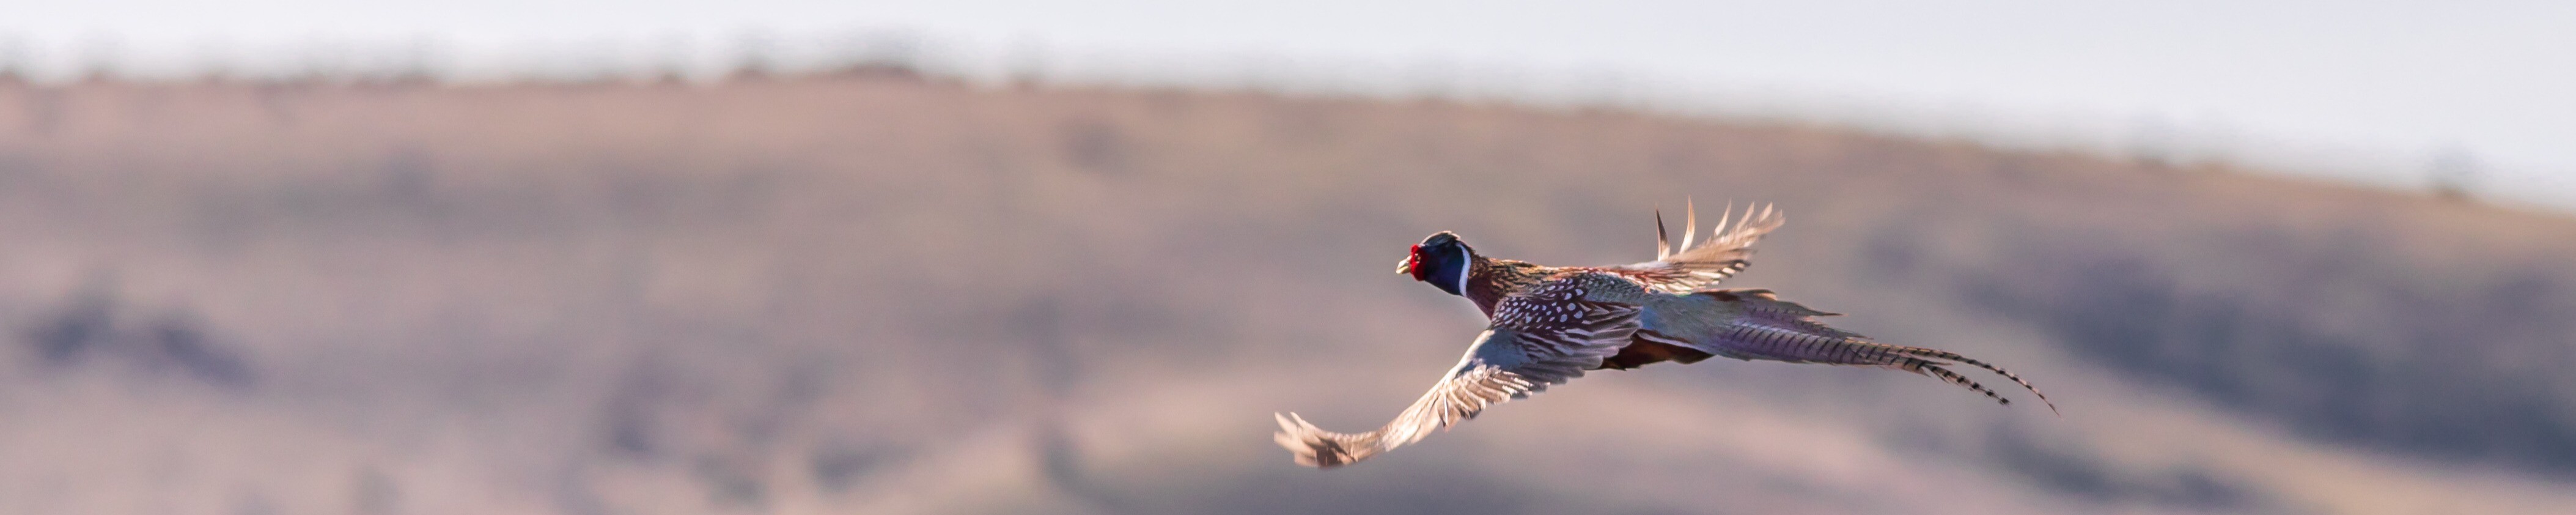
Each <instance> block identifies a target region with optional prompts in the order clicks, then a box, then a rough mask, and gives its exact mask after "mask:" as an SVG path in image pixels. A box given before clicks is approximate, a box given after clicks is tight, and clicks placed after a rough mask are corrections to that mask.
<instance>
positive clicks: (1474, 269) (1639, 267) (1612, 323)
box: [1274, 207, 2057, 468]
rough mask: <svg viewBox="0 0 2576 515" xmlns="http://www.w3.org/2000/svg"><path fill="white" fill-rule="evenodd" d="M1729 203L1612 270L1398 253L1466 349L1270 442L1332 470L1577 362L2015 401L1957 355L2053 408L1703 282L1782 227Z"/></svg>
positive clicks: (1444, 251) (1805, 311) (1445, 247)
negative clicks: (1702, 234)
mask: <svg viewBox="0 0 2576 515" xmlns="http://www.w3.org/2000/svg"><path fill="white" fill-rule="evenodd" d="M1733 211H1734V210H1733V209H1732V208H1729V209H1728V215H1729V216H1728V217H1727V218H1721V219H1720V221H1719V222H1718V225H1717V227H1716V228H1715V229H1713V230H1712V231H1711V236H1712V238H1711V239H1709V240H1708V241H1706V242H1701V243H1698V244H1696V245H1695V244H1694V243H1693V241H1692V237H1693V236H1694V235H1695V234H1696V233H1697V232H1698V228H1697V221H1696V220H1695V219H1696V218H1697V216H1696V215H1697V214H1696V213H1690V214H1687V215H1685V216H1686V217H1687V218H1690V219H1693V220H1692V221H1690V222H1687V225H1685V228H1684V229H1683V236H1682V243H1681V245H1680V246H1679V250H1678V251H1676V250H1675V247H1673V246H1671V245H1669V244H1668V243H1667V242H1669V241H1670V240H1669V238H1668V237H1667V236H1666V234H1665V232H1664V223H1663V217H1662V215H1661V214H1660V213H1659V214H1657V215H1656V222H1655V232H1656V242H1655V247H1656V249H1655V260H1654V261H1648V262H1644V263H1635V264H1629V265H1620V266H1590V267H1587V266H1571V267H1554V266H1544V265H1538V264H1533V263H1529V262H1524V261H1515V260H1509V259H1497V258H1491V257H1486V256H1483V255H1479V254H1477V253H1476V251H1475V249H1474V248H1472V247H1469V246H1467V243H1466V242H1465V241H1464V240H1461V239H1459V238H1458V235H1456V234H1453V233H1450V232H1446V231H1443V232H1440V233H1436V234H1433V235H1431V236H1430V237H1429V238H1425V239H1423V240H1422V243H1420V244H1417V245H1414V246H1413V248H1412V249H1411V250H1409V251H1408V253H1407V255H1406V256H1405V259H1404V261H1403V262H1402V263H1401V264H1399V265H1398V267H1397V270H1396V271H1397V272H1398V273H1403V274H1408V275H1411V276H1413V278H1414V280H1416V281H1421V282H1425V283H1430V284H1431V285H1432V286H1433V287H1436V288H1439V289H1440V291H1443V292H1447V293H1449V294H1451V295H1457V296H1461V297H1466V298H1467V299H1468V300H1469V301H1472V302H1474V303H1475V304H1476V307H1477V309H1478V310H1481V311H1483V312H1484V313H1485V315H1486V316H1487V318H1489V319H1490V324H1489V325H1488V326H1487V327H1486V329H1485V331H1484V333H1483V334H1480V335H1478V336H1477V337H1476V339H1475V341H1474V343H1471V344H1469V345H1468V347H1467V354H1466V356H1465V357H1463V358H1461V359H1460V360H1459V362H1458V364H1457V365H1456V366H1454V367H1451V368H1450V370H1449V371H1448V373H1445V374H1442V375H1441V376H1440V381H1439V382H1438V383H1436V384H1434V385H1432V387H1431V391H1430V392H1428V393H1425V394H1423V395H1422V398H1421V399H1418V400H1415V401H1414V402H1413V404H1412V405H1411V406H1408V407H1406V408H1405V409H1404V411H1403V412H1400V413H1398V414H1397V415H1396V417H1395V420H1394V421H1391V422H1388V423H1387V424H1386V425H1385V426H1383V427H1380V428H1378V429H1377V430H1375V431H1369V432H1366V433H1357V434H1351V433H1336V432H1331V431H1325V430H1323V429H1320V428H1317V427H1315V425H1314V424H1311V423H1308V422H1306V420H1305V418H1303V417H1299V416H1297V414H1295V413H1288V414H1284V415H1274V417H1275V418H1277V419H1278V422H1279V427H1280V432H1279V433H1277V434H1276V435H1274V439H1275V440H1277V441H1278V442H1279V445H1281V446H1283V447H1287V448H1288V450H1289V451H1290V452H1292V453H1294V455H1295V458H1296V461H1297V463H1299V464H1302V465H1308V466H1314V467H1320V468H1332V467H1338V466H1342V465H1348V464H1351V463H1355V462H1358V461H1360V460H1364V459H1368V458H1369V457H1371V456H1375V455H1377V454H1380V453H1384V452H1386V451H1390V450H1394V449H1395V448H1397V447H1401V446H1404V445H1407V444H1411V443H1414V442H1418V441H1421V440H1422V439H1423V438H1424V437H1427V436H1430V433H1431V432H1432V431H1433V430H1445V429H1448V428H1449V427H1451V426H1454V425H1456V424H1458V423H1460V422H1464V421H1466V420H1468V419H1472V418H1475V417H1476V415H1477V414H1478V413H1482V412H1483V411H1484V410H1485V408H1487V407H1490V406H1493V405H1495V404H1500V403H1503V402H1505V401H1509V400H1513V399H1520V398H1523V397H1528V396H1529V395H1530V394H1534V393H1539V392H1541V391H1544V390H1546V389H1547V387H1548V386H1551V385H1558V384H1564V383H1565V382H1566V381H1568V380H1572V379H1574V378H1576V377H1581V376H1582V375H1583V373H1584V371H1586V370H1597V369H1603V368H1609V369H1623V370H1624V369H1632V368H1637V367H1641V366H1645V365H1647V364H1651V363H1658V362H1663V361H1673V362H1677V363H1684V364H1688V363H1697V362H1699V361H1701V360H1705V359H1708V358H1710V357H1713V356H1724V357H1728V358H1734V359H1738V360H1745V361H1752V360H1769V361H1781V362H1788V363H1822V364H1828V365H1851V366H1866V367H1880V368H1888V369H1894V370H1901V371H1906V372H1913V373H1917V374H1922V375H1925V376H1930V377H1933V378H1936V379H1940V380H1942V381H1945V382H1948V383H1950V384H1954V385H1959V386H1961V387H1965V388H1967V389H1969V390H1971V391H1975V392H1977V393H1981V394H1984V395H1985V396H1986V397H1988V398H1991V399H1994V400H1995V402H1997V403H2000V404H2004V405H2010V404H2012V401H2011V400H2010V399H2006V398H2004V397H2003V396H2002V395H2001V394H1998V393H1996V392H1995V391H1994V390H1991V389H1988V388H1986V387H1985V386H1984V385H1980V384H1977V382H1976V381H1973V380H1970V379H1968V378H1967V377H1966V376H1962V375H1959V374H1958V373H1956V372H1953V371H1951V370H1949V369H1948V368H1945V367H1948V366H1952V365H1953V364H1966V365H1969V366H1974V367H1977V368H1981V369H1985V370H1987V371H1990V372H1994V373H1995V374H1997V375H2001V376H2003V377H2004V378H2006V379H2010V380H2012V381H2013V382H2014V383H2017V384H2020V385H2021V387H2022V388H2024V389H2027V390H2029V391H2030V392H2031V394H2032V395H2033V396H2036V397H2038V398H2039V400H2040V402H2041V403H2043V404H2046V405H2047V406H2048V408H2049V411H2050V412H2052V413H2054V412H2056V411H2057V406H2056V404H2055V403H2052V402H2049V400H2048V396H2047V395H2045V394H2041V393H2040V392H2039V388H2037V387H2034V386H2031V384H2030V382H2029V381H2024V380H2022V378H2021V377H2020V376H2016V375H2013V373H2012V372H2008V371H2005V370H2004V369H2003V368H2002V367H1997V366H1994V365H1990V364H1987V363H1985V362H1982V361H1978V360H1975V359H1969V358H1968V357H1966V356H1961V355H1958V354H1956V353H1951V352H1947V351H1941V350H1936V349H1928V348H1922V347H1907V346H1901V345H1890V344H1884V343H1878V342H1875V341H1871V340H1870V339H1869V338H1867V337H1863V336H1861V335H1859V334H1855V333H1851V332H1848V331H1843V330H1839V329H1834V328H1831V327H1826V326H1825V325H1824V324H1822V323H1819V322H1817V321H1816V320H1815V319H1814V317H1818V316H1835V315H1836V314H1835V313H1827V312H1823V311H1817V310H1815V309H1810V308H1808V307H1806V306H1802V305H1799V304H1797V303H1794V302H1789V301H1784V300H1780V299H1779V298H1778V296H1777V295H1776V294H1774V293H1773V292H1771V291H1770V290H1763V289H1713V288H1712V287H1713V286H1716V285H1717V283H1718V282H1720V281H1723V280H1725V279H1726V278H1728V277H1730V276H1733V275H1734V274H1736V273H1737V272H1741V271H1743V270H1744V268H1745V266H1746V265H1747V264H1748V262H1747V261H1746V258H1748V257H1750V256H1751V255H1752V248H1751V247H1752V245H1753V243H1754V242H1755V241H1756V240H1759V239H1761V237H1762V235H1764V234H1767V233H1769V232H1770V231H1771V230H1773V229H1777V228H1779V227H1780V225H1781V223H1782V217H1781V216H1780V213H1779V212H1778V211H1776V210H1773V209H1770V208H1769V207H1763V208H1761V209H1759V210H1756V209H1753V208H1750V207H1748V208H1747V209H1746V210H1745V211H1744V216H1743V218H1740V219H1734V222H1733V223H1732V224H1731V227H1730V223H1729V221H1728V219H1730V218H1733V216H1732V215H1734V213H1733Z"/></svg>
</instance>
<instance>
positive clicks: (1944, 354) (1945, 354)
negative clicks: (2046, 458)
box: [1904, 347, 2065, 416]
mask: <svg viewBox="0 0 2576 515" xmlns="http://www.w3.org/2000/svg"><path fill="white" fill-rule="evenodd" d="M1904 349H1905V351H1906V353H1907V354H1911V355H1915V356H1920V357H1924V358H1929V359H1936V360H1943V361H1956V362H1960V363H1966V364H1968V365H1969V366H1973V367H1977V368H1982V369H1986V371H1987V372H1994V373H1995V375H1999V376H2004V379H2011V380H2012V382H2013V383H2015V384H2019V385H2021V387H2022V389H2024V390H2030V394H2031V395H2032V396H2036V397H2039V403H2040V404H2043V405H2047V406H2048V412H2049V413H2050V414H2055V415H2059V416H2064V415H2065V413H2061V412H2058V411H2057V403H2055V402H2049V400H2048V394H2045V393H2039V387H2037V386H2031V384H2030V381H2024V380H2022V378H2021V376H2017V375H2013V373H2012V372H2010V371H2007V370H2004V367H1998V366H1994V365H1989V364H1986V362H1983V361H1977V360H1974V359H1968V357H1967V356H1961V355H1959V353H1956V352H1950V351H1945V350H1939V349H1926V348H1922V347H1905V348H1904Z"/></svg>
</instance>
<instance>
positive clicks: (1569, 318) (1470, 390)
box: [1273, 283, 1638, 468]
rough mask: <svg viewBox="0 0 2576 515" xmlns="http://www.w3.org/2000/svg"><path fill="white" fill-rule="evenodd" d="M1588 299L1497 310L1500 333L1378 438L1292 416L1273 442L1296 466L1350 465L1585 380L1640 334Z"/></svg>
mask: <svg viewBox="0 0 2576 515" xmlns="http://www.w3.org/2000/svg"><path fill="white" fill-rule="evenodd" d="M1569 284H1570V283H1569ZM1582 294H1583V292H1582V290H1580V289H1574V288H1544V287H1542V288H1533V289H1532V294H1528V295H1514V296H1512V297H1508V298H1505V299H1504V300H1503V301H1502V302H1501V303H1500V304H1498V305H1497V306H1496V308H1495V314H1496V316H1495V320H1496V323H1495V325H1494V326H1492V327H1489V328H1487V329H1486V330H1485V332H1484V334H1482V335H1479V336H1477V337H1476V342H1475V343H1474V344H1473V345H1470V346H1469V347H1468V348H1467V354H1466V356H1464V357H1461V358H1460V359H1459V361H1458V365H1457V366H1455V367H1452V368H1451V369H1450V370H1449V372H1448V373H1446V374H1442V375H1441V377H1440V380H1439V381H1438V382H1437V383H1434V384H1433V385H1432V386H1431V391H1429V392H1425V393H1423V394H1422V397H1421V398H1420V399H1416V400H1414V401H1413V404H1412V405H1410V406H1407V407H1405V408H1404V411H1403V412H1400V413H1397V414H1396V416H1395V420H1393V421H1389V422H1387V423H1386V425H1385V426H1381V427H1379V428H1378V429H1377V430H1374V431H1369V432H1365V433H1336V432H1332V431H1326V430H1323V429H1322V428H1318V427H1315V425H1314V424H1312V423H1308V422H1306V419H1305V418H1304V417H1300V416H1297V414H1295V413H1289V414H1284V415H1275V417H1276V418H1277V419H1278V422H1279V430H1280V431H1279V433H1278V434H1276V435H1274V436H1273V439H1274V440H1276V441H1278V442H1279V445H1280V446H1282V447H1286V448H1288V450H1289V451H1290V452H1292V453H1294V454H1295V457H1296V460H1297V463H1298V464H1301V465H1307V466H1313V467H1322V468H1332V467H1338V466H1342V465H1348V464H1351V463H1354V462H1358V461H1360V460H1364V459H1368V458H1369V457H1370V456H1375V455H1377V454H1379V453H1383V452H1386V451H1390V450H1394V449H1395V448H1397V447H1402V446H1404V445H1407V444H1411V443H1414V442H1419V441H1422V439H1423V438H1425V437H1428V436H1430V435H1431V433H1432V432H1433V431H1436V430H1443V429H1448V428H1449V427H1451V426H1455V425H1457V424H1459V423H1460V422H1465V421H1467V420H1469V419H1473V418H1476V415H1477V414H1479V413H1483V412H1484V411H1485V409H1486V408H1488V407H1492V406H1493V405H1496V404H1502V403H1504V402H1508V401H1510V400H1513V399H1519V398H1523V397H1528V396H1529V395H1530V394H1534V393H1538V392H1541V391H1545V390H1547V387H1548V386H1550V385H1558V384H1564V383H1565V382H1566V381H1569V380H1572V379H1574V378H1576V377H1581V376H1582V375H1583V371H1584V370H1589V369H1594V368H1599V367H1600V366H1601V361H1602V360H1603V359H1606V358H1609V357H1610V356H1611V355H1614V354H1617V353H1618V351H1619V347H1621V346H1623V345H1626V344H1627V342H1628V340H1629V338H1630V337H1632V336H1634V335H1635V333H1636V331H1637V313H1638V307H1637V306H1635V305H1631V304H1620V303H1608V302H1592V301H1586V300H1584V299H1582V298H1581V297H1582Z"/></svg>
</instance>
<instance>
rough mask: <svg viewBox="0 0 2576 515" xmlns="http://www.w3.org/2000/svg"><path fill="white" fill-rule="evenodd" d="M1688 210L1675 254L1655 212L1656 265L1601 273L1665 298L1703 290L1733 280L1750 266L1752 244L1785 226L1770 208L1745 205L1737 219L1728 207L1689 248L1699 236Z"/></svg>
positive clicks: (1693, 213) (1695, 218)
mask: <svg viewBox="0 0 2576 515" xmlns="http://www.w3.org/2000/svg"><path fill="white" fill-rule="evenodd" d="M1690 211H1691V212H1687V213H1686V214H1684V215H1683V216H1685V217H1687V218H1688V219H1689V221H1688V222H1686V223H1685V225H1684V226H1683V228H1682V244H1681V246H1680V247H1679V249H1680V250H1679V251H1675V250H1674V249H1675V247H1673V246H1672V245H1670V244H1669V240H1668V238H1666V237H1665V235H1664V219H1663V215H1662V214H1661V213H1658V214H1656V215H1655V260H1654V261H1647V262H1644V263H1635V264H1628V265H1620V266H1614V267H1603V268H1601V270H1603V271H1607V272H1612V273H1617V274H1619V275H1622V276H1626V277H1627V278H1629V279H1631V280H1635V281H1637V282H1639V283H1643V284H1645V285H1646V287H1647V288H1648V289H1652V290H1654V291H1659V292H1664V293H1690V292H1693V291H1698V290H1702V289H1706V288H1709V287H1712V286H1717V283H1718V282H1719V281H1724V280H1726V278H1728V277H1733V276H1734V275H1735V273H1736V272H1742V271H1744V267H1746V266H1749V265H1751V264H1752V262H1751V261H1747V258H1750V257H1752V256H1753V242H1755V241H1760V240H1761V239H1762V235H1764V234H1769V233H1770V232H1771V230H1773V229H1778V228H1780V224H1781V223H1782V222H1784V220H1783V219H1782V217H1781V216H1780V212H1779V211H1778V210H1775V209H1772V208H1771V206H1770V205H1762V206H1759V207H1755V206H1746V207H1745V208H1744V212H1743V213H1742V214H1741V217H1740V218H1739V217H1738V214H1737V213H1735V212H1734V208H1732V207H1730V208H1728V209H1727V213H1726V215H1725V216H1723V217H1720V218H1718V221H1717V227H1716V228H1715V229H1711V230H1709V233H1710V236H1709V239H1708V241H1704V242H1696V243H1694V242H1693V241H1692V238H1693V237H1694V236H1696V235H1697V233H1698V232H1699V220H1698V218H1699V213H1697V212H1696V211H1697V210H1696V209H1693V210H1690Z"/></svg>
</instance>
